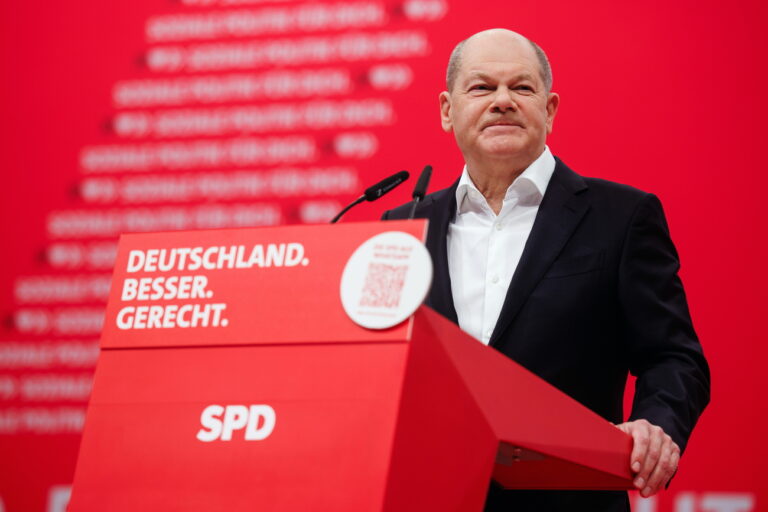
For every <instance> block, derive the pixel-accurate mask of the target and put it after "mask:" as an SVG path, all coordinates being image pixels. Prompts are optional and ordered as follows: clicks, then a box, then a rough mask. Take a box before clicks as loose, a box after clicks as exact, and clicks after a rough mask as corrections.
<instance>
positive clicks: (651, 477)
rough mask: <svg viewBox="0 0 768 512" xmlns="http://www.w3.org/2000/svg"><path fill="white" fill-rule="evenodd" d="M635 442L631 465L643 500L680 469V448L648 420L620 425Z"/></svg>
mask: <svg viewBox="0 0 768 512" xmlns="http://www.w3.org/2000/svg"><path fill="white" fill-rule="evenodd" d="M617 427H618V428H619V429H621V430H622V431H623V432H626V433H627V434H630V435H631V436H632V439H633V445H632V454H631V456H630V466H631V468H632V471H633V472H634V473H635V479H634V481H633V483H634V485H635V487H637V489H638V490H639V491H640V494H641V495H642V496H643V497H646V498H647V497H648V496H652V495H654V494H656V493H657V492H658V491H659V490H660V489H661V488H663V486H664V485H666V484H667V482H668V481H669V479H670V478H672V475H674V473H675V471H676V470H677V464H678V463H679V461H680V448H679V447H678V446H677V444H675V442H674V441H672V438H671V437H669V436H668V435H667V434H665V433H664V430H663V429H662V428H661V427H657V426H656V425H652V424H651V423H649V422H648V421H646V420H636V421H630V422H627V423H622V424H620V425H617Z"/></svg>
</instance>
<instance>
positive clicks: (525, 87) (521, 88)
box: [515, 84, 534, 92]
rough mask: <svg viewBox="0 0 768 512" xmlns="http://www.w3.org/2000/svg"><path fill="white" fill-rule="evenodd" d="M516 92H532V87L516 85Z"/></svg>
mask: <svg viewBox="0 0 768 512" xmlns="http://www.w3.org/2000/svg"><path fill="white" fill-rule="evenodd" d="M515 90H516V91H526V92H534V91H533V87H531V86H530V85H526V84H522V85H516V86H515Z"/></svg>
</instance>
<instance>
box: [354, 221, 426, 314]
mask: <svg viewBox="0 0 768 512" xmlns="http://www.w3.org/2000/svg"><path fill="white" fill-rule="evenodd" d="M431 284H432V258H430V256H429V252H428V251H427V249H426V247H424V244H422V243H421V241H419V239H418V238H416V237H415V236H413V235H409V234H408V233H404V232H402V231H387V232H386V233H380V234H378V235H376V236H374V237H373V238H370V239H369V240H367V241H366V242H364V243H363V244H362V245H361V246H360V247H358V248H357V250H356V251H355V252H354V253H353V254H352V256H351V257H350V258H349V261H348V262H347V266H346V267H344V273H343V274H342V276H341V303H342V304H343V305H344V311H346V312H347V315H349V317H350V318H351V319H352V321H353V322H355V323H356V324H358V325H361V326H363V327H367V328H368V329H386V328H388V327H392V326H393V325H397V324H399V323H400V322H402V321H403V320H405V319H406V318H408V317H409V316H411V315H412V314H413V313H414V312H415V311H416V309H417V308H418V307H419V306H420V305H421V303H422V302H424V299H425V298H426V297H427V293H428V292H429V287H430V285H431Z"/></svg>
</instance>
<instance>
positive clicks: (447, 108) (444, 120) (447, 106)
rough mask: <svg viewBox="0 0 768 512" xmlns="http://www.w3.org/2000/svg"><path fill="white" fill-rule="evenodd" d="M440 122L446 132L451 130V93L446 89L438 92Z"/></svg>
mask: <svg viewBox="0 0 768 512" xmlns="http://www.w3.org/2000/svg"><path fill="white" fill-rule="evenodd" d="M440 124H441V125H442V126H443V130H445V131H446V132H449V133H450V132H452V131H453V122H452V121H451V94H450V93H449V92H448V91H443V92H441V93H440Z"/></svg>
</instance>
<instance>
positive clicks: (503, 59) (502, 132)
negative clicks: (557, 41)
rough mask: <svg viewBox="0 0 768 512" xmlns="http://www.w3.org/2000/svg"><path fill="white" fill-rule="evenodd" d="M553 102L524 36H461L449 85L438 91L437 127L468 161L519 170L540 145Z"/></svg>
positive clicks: (554, 107) (551, 117)
mask: <svg viewBox="0 0 768 512" xmlns="http://www.w3.org/2000/svg"><path fill="white" fill-rule="evenodd" d="M558 101H559V98H558V97H557V95H556V94H553V93H547V91H546V89H545V86H544V80H543V79H542V76H541V71H540V68H539V63H538V60H537V58H536V54H535V52H534V50H533V48H531V45H530V44H529V43H528V42H527V41H525V40H524V39H522V38H519V36H515V35H514V34H511V33H505V32H502V33H490V34H488V33H484V34H480V35H479V36H475V37H474V38H472V39H470V40H469V41H467V43H466V45H465V46H464V50H463V53H462V59H461V68H460V70H459V73H458V76H457V78H456V82H455V83H454V86H453V90H452V91H451V92H450V93H448V92H444V93H442V94H441V96H440V106H441V118H442V124H443V129H445V130H446V131H448V132H450V131H452V132H453V133H454V135H455V136H456V142H457V144H458V145H459V148H460V149H461V152H462V153H463V155H464V159H465V160H466V161H467V163H468V164H469V165H470V166H475V167H478V166H482V165H484V164H494V165H497V164H499V163H502V164H504V165H509V166H510V169H511V170H514V171H517V172H519V171H521V170H522V169H524V168H525V167H527V166H528V165H530V164H531V163H532V162H533V160H535V159H536V158H537V157H538V156H539V155H540V154H541V152H542V151H543V150H544V144H545V141H546V138H547V135H548V134H549V133H550V132H551V131H552V121H553V120H554V117H555V113H556V112H557V105H558Z"/></svg>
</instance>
